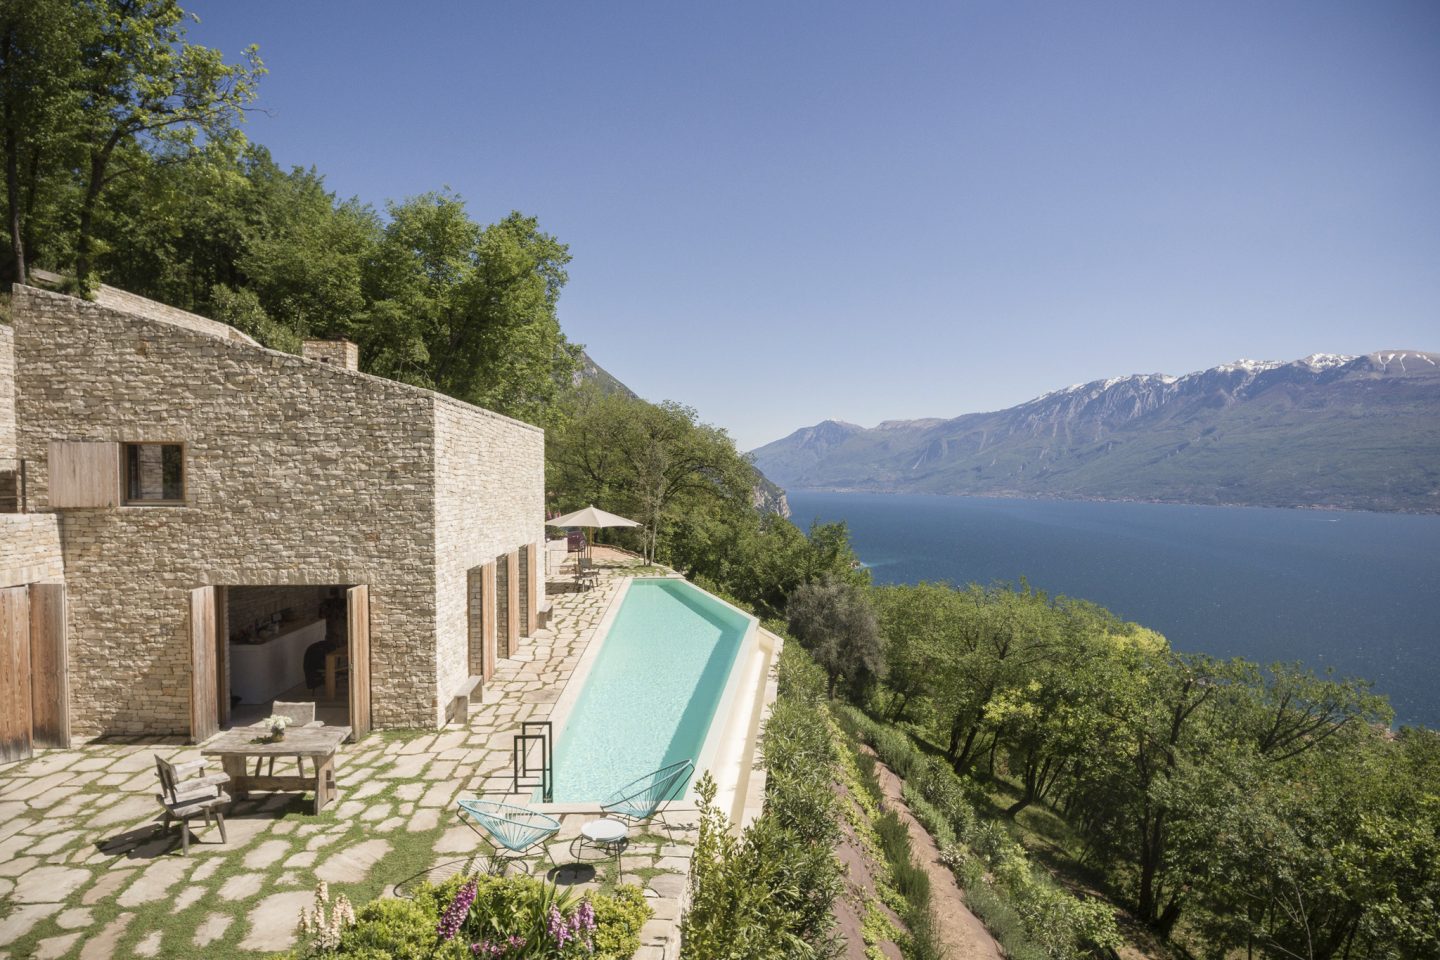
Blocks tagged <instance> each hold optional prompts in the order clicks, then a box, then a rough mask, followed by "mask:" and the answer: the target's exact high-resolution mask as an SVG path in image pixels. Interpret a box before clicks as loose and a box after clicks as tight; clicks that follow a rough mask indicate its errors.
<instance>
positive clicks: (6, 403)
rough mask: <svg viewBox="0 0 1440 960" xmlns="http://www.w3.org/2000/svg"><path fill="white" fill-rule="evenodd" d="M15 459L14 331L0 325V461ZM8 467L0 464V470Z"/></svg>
mask: <svg viewBox="0 0 1440 960" xmlns="http://www.w3.org/2000/svg"><path fill="white" fill-rule="evenodd" d="M14 458H15V331H14V330H13V329H12V328H10V327H7V326H6V325H5V324H3V323H0V461H4V460H13V459H14ZM8 466H9V464H6V463H0V470H4V469H6V468H7V467H8Z"/></svg>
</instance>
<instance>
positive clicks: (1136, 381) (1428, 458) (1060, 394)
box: [754, 350, 1440, 511]
mask: <svg viewBox="0 0 1440 960" xmlns="http://www.w3.org/2000/svg"><path fill="white" fill-rule="evenodd" d="M754 455H755V462H756V464H757V465H758V466H759V467H760V469H762V470H763V471H764V472H765V473H766V474H767V475H768V476H770V477H772V478H773V479H775V480H776V481H777V482H779V483H781V484H782V485H785V486H792V487H799V488H812V489H839V490H875V491H896V492H900V491H904V492H924V493H971V494H982V493H988V494H996V495H1000V494H1019V495H1029V496H1055V497H1087V498H1088V497H1095V498H1115V499H1147V500H1173V501H1184V502H1198V503H1254V504H1267V505H1286V506H1337V507H1338V506H1347V507H1361V508H1368V509H1392V510H1425V511H1440V354H1434V353H1423V352H1419V351H1414V350H1383V351H1379V352H1376V353H1371V354H1366V355H1364V356H1358V357H1352V356H1341V355H1336V354H1324V353H1317V354H1312V355H1310V356H1308V357H1305V358H1303V359H1300V360H1293V361H1289V362H1282V361H1273V360H1237V361H1235V362H1233V363H1226V364H1222V365H1220V366H1218V367H1212V368H1210V369H1208V370H1201V371H1197V372H1195V373H1189V374H1185V375H1184V376H1170V375H1167V374H1161V373H1149V374H1134V375H1131V376H1125V377H1112V378H1109V379H1105V380H1095V381H1092V382H1090V383H1083V384H1076V385H1073V386H1070V387H1066V388H1064V389H1061V390H1055V391H1052V392H1050V393H1047V394H1044V395H1043V396H1039V397H1036V398H1035V399H1033V400H1030V401H1028V402H1026V403H1022V404H1019V405H1018V406H1015V407H1011V408H1009V409H1007V410H1000V411H997V412H993V413H978V414H967V415H965V416H961V417H956V418H954V419H926V420H910V421H893V420H892V421H886V422H885V423H882V424H880V425H878V426H876V427H874V428H869V429H867V428H863V427H858V426H856V425H855V424H849V423H841V422H838V421H828V420H827V421H825V422H823V423H820V424H817V425H815V426H813V427H806V428H803V429H801V430H797V431H796V432H795V433H793V434H791V435H790V436H788V437H786V438H784V439H782V440H777V441H775V442H774V443H771V444H767V445H766V446H764V447H761V448H760V449H758V450H756V451H755V452H754Z"/></svg>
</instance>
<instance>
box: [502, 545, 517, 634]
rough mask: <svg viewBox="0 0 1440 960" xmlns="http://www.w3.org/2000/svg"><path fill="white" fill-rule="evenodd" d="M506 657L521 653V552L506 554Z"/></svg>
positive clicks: (513, 551) (514, 551)
mask: <svg viewBox="0 0 1440 960" xmlns="http://www.w3.org/2000/svg"><path fill="white" fill-rule="evenodd" d="M504 560H505V655H506V656H507V657H513V656H515V654H517V653H519V652H520V551H519V550H511V551H510V552H509V553H507V554H505V557H504Z"/></svg>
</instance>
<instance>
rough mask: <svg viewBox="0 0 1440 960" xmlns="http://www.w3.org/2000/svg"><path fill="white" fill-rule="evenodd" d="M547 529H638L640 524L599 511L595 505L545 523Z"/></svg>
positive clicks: (617, 515)
mask: <svg viewBox="0 0 1440 960" xmlns="http://www.w3.org/2000/svg"><path fill="white" fill-rule="evenodd" d="M545 525H546V526H547V527H589V528H590V529H592V530H593V529H595V528H596V527H638V526H640V524H638V523H636V522H635V521H634V520H630V519H627V518H625V517H622V516H620V515H619V514H615V513H607V512H606V511H604V510H600V509H598V508H597V507H596V506H595V505H594V504H593V503H592V504H591V505H590V506H588V507H586V508H585V509H584V510H576V511H575V512H574V513H567V514H565V516H563V517H556V518H555V519H554V520H547V521H546V522H545Z"/></svg>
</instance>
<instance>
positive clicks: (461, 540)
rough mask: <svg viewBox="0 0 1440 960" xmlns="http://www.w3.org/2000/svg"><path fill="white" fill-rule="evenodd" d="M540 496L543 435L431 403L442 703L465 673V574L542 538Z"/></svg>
mask: <svg viewBox="0 0 1440 960" xmlns="http://www.w3.org/2000/svg"><path fill="white" fill-rule="evenodd" d="M544 492H545V434H544V432H543V431H542V430H540V429H539V428H538V427H532V426H530V425H528V424H524V423H520V422H519V421H517V420H511V419H509V418H508V417H502V416H500V415H499V414H495V413H491V412H489V411H488V410H481V409H479V408H477V407H472V406H469V405H468V404H463V403H459V402H457V401H453V400H448V399H444V398H441V399H438V400H437V401H436V404H435V608H436V622H435V635H436V650H437V654H436V656H437V670H436V683H437V687H436V694H437V698H438V700H439V702H440V703H441V704H442V705H443V704H444V703H446V702H447V701H448V700H449V698H450V697H451V696H453V695H454V693H455V690H456V688H458V687H459V686H460V685H461V684H462V683H463V682H464V681H465V679H466V678H467V677H468V676H470V663H469V632H470V631H469V624H470V620H469V616H470V611H469V603H468V588H467V584H468V579H469V578H468V571H469V570H470V569H471V568H472V567H477V566H479V565H480V564H483V563H486V562H487V561H490V560H494V559H495V558H496V557H499V556H500V555H502V554H504V553H508V552H511V551H514V550H518V549H520V547H521V545H523V544H526V543H530V542H533V541H534V540H536V539H539V538H540V537H541V536H542V535H543V529H544V527H543V524H544V517H545V502H544ZM441 719H443V718H441Z"/></svg>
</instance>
